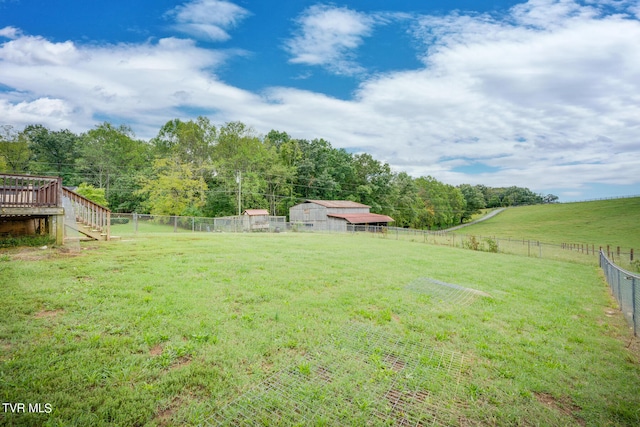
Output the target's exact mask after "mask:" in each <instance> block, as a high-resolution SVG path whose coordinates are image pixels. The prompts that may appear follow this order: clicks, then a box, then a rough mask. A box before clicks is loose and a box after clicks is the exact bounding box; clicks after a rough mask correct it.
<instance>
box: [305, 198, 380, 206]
mask: <svg viewBox="0 0 640 427" xmlns="http://www.w3.org/2000/svg"><path fill="white" fill-rule="evenodd" d="M306 203H315V204H317V205H320V206H324V207H325V208H370V207H371V206H368V205H363V204H362V203H358V202H352V201H351V200H306Z"/></svg>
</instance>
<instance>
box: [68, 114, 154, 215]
mask: <svg viewBox="0 0 640 427" xmlns="http://www.w3.org/2000/svg"><path fill="white" fill-rule="evenodd" d="M78 142H79V147H78V152H79V158H78V160H77V162H76V165H77V169H78V171H79V172H80V173H81V175H82V176H84V177H85V179H86V181H87V183H89V184H92V185H94V186H96V187H98V188H102V189H104V190H105V195H106V198H107V200H111V199H112V197H113V199H114V203H115V204H114V205H111V204H110V206H111V207H112V208H115V207H116V205H117V204H118V203H117V201H116V200H117V199H121V198H127V197H131V195H132V194H133V192H134V191H136V189H137V188H136V187H135V186H131V185H129V186H128V188H127V187H125V186H123V182H126V181H129V184H131V180H130V179H127V177H131V176H135V175H137V174H138V173H139V171H141V170H143V169H145V168H146V167H147V165H148V163H149V161H150V147H149V145H148V144H146V143H145V142H143V141H140V140H136V139H135V136H134V134H133V131H132V130H131V128H129V127H128V126H124V125H122V126H118V127H115V126H113V125H112V124H110V123H108V122H104V123H102V124H101V125H98V126H96V127H95V129H92V130H90V131H88V132H87V133H85V134H83V135H82V136H81V138H80V139H79V141H78ZM115 180H117V181H119V182H118V185H117V186H116V190H117V191H118V192H119V194H116V195H113V196H112V194H111V193H112V188H113V182H114V181H115ZM123 192H124V194H122V193H123ZM127 193H128V194H129V196H127V195H126V194H127Z"/></svg>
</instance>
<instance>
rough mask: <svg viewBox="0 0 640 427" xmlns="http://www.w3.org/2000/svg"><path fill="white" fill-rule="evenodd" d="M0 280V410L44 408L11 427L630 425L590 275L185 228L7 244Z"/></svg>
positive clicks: (632, 365)
mask: <svg viewBox="0 0 640 427" xmlns="http://www.w3.org/2000/svg"><path fill="white" fill-rule="evenodd" d="M446 284H449V285H454V286H448V285H446ZM0 286H1V289H2V298H1V299H0V310H1V311H2V316H1V317H0V396H1V398H2V402H10V403H14V404H15V403H24V404H25V405H28V404H35V403H40V404H41V405H42V408H43V409H44V408H50V411H45V412H44V413H29V411H25V412H24V413H21V412H18V413H12V412H11V411H7V410H6V409H5V410H3V411H0V424H4V425H65V426H68V425H92V426H93V425H97V426H101V425H103V426H106V425H122V426H134V425H137V426H144V425H149V426H154V425H156V426H159V425H202V424H204V425H216V424H218V423H219V424H222V425H252V424H255V425H394V424H395V425H402V423H403V422H405V420H406V419H409V420H418V422H419V423H424V424H425V425H427V424H428V425H433V424H436V425H461V426H468V425H505V426H513V425H525V426H531V425H593V426H602V425H629V426H632V425H638V424H639V423H640V394H639V393H638V390H640V365H639V359H638V352H637V345H636V341H634V340H633V339H632V336H631V334H630V331H629V328H628V326H627V324H626V323H625V321H624V319H623V318H622V316H621V315H620V314H619V312H618V311H617V310H616V308H615V303H614V302H613V300H612V298H611V297H610V295H609V293H608V290H607V287H606V284H605V283H604V282H603V279H602V276H601V274H600V272H599V270H598V269H597V267H594V266H589V265H583V264H575V263H567V262H559V261H551V260H545V259H536V258H526V257H517V256H510V255H503V254H493V253H484V252H475V251H467V250H461V249H455V248H448V247H442V246H433V245H428V244H420V243H411V242H403V241H395V240H391V239H384V238H372V237H370V236H366V235H364V236H361V235H314V234H299V233H281V234H253V235H250V234H204V233H203V234H199V233H194V234H190V233H189V234H174V235H158V236H138V237H135V238H132V237H125V238H124V239H123V240H122V241H112V242H106V243H89V244H83V246H82V250H81V251H80V254H78V255H76V254H65V253H62V252H60V251H58V250H55V249H53V250H52V249H48V250H38V249H35V250H29V251H26V250H11V251H5V252H2V253H0ZM461 288H466V289H461ZM468 289H473V290H474V291H470V290H468ZM441 290H442V291H451V290H454V291H456V292H458V293H457V294H451V293H447V292H440V291H441ZM480 292H482V293H483V294H481V293H480ZM485 294H487V295H489V296H487V295H485ZM394 396H395V400H394ZM45 404H48V405H49V406H45ZM27 408H28V406H27ZM46 412H50V413H46ZM409 412H411V414H410V416H409V415H407V414H408V413H409Z"/></svg>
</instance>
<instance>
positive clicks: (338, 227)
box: [289, 202, 369, 231]
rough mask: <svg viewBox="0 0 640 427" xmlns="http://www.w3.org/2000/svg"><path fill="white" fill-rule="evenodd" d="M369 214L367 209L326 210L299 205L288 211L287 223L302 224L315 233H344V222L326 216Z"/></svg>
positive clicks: (313, 205) (311, 205) (311, 204)
mask: <svg viewBox="0 0 640 427" xmlns="http://www.w3.org/2000/svg"><path fill="white" fill-rule="evenodd" d="M347 213H369V208H368V207H348V208H327V207H325V206H321V205H319V204H317V203H308V202H307V203H301V204H299V205H296V206H292V207H291V208H290V209H289V221H290V222H292V223H304V224H306V225H307V227H309V228H310V229H313V230H316V231H324V230H327V231H346V229H347V225H346V221H345V220H343V219H337V218H329V217H328V216H327V215H328V214H347Z"/></svg>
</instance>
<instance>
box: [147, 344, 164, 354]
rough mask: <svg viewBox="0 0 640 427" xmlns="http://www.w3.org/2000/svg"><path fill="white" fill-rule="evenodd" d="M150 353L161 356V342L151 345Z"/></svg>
mask: <svg viewBox="0 0 640 427" xmlns="http://www.w3.org/2000/svg"><path fill="white" fill-rule="evenodd" d="M149 354H150V355H152V356H160V355H161V354H162V346H161V345H160V344H156V345H154V346H153V347H151V350H149Z"/></svg>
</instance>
